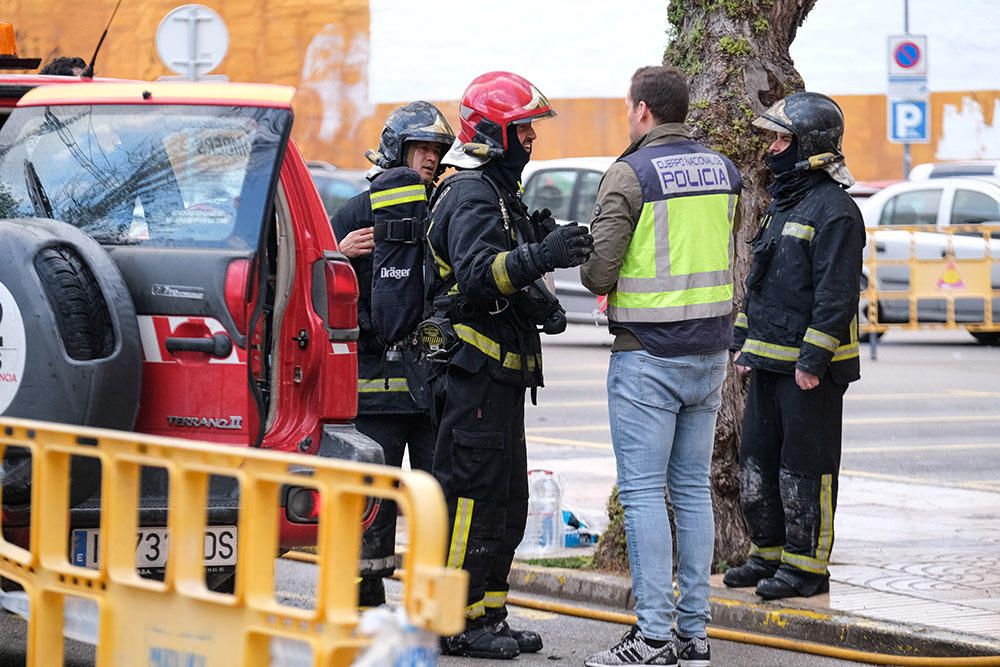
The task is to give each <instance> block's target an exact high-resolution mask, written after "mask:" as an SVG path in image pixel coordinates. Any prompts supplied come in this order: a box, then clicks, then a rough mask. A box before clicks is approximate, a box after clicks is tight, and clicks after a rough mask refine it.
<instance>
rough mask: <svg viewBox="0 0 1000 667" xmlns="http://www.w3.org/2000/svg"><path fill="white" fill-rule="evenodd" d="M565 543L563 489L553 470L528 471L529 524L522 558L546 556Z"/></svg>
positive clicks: (521, 545) (520, 547) (523, 544)
mask: <svg viewBox="0 0 1000 667" xmlns="http://www.w3.org/2000/svg"><path fill="white" fill-rule="evenodd" d="M562 544H563V521H562V486H561V485H560V482H559V476H558V475H557V474H556V473H554V472H552V471H551V470H529V471H528V521H527V523H526V524H525V528H524V539H523V540H521V544H520V546H519V547H518V549H517V554H518V555H519V556H522V557H533V556H544V555H546V554H550V553H552V552H554V551H556V550H558V549H559V548H561V547H562Z"/></svg>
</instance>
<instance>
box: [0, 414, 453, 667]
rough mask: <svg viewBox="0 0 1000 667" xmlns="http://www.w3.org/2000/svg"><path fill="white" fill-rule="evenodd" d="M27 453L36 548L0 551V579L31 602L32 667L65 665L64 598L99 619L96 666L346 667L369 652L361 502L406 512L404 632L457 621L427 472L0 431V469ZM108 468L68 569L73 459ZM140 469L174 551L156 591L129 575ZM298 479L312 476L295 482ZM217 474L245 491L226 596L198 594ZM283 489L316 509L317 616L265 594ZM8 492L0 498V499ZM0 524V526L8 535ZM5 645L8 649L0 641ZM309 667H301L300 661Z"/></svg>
mask: <svg viewBox="0 0 1000 667" xmlns="http://www.w3.org/2000/svg"><path fill="white" fill-rule="evenodd" d="M10 446H16V447H20V448H23V449H26V450H29V451H30V453H31V456H32V467H33V477H32V479H33V480H34V483H33V484H32V490H31V504H32V511H31V518H30V543H29V545H28V548H27V549H24V548H21V547H19V546H17V545H15V544H13V543H12V542H8V541H6V540H0V576H2V577H4V578H7V579H9V580H11V581H14V582H16V583H18V584H20V585H21V586H22V587H23V588H24V592H25V594H26V598H27V603H28V611H29V612H30V618H29V621H28V639H27V656H28V666H29V667H32V666H36V665H37V666H41V665H46V666H47V665H56V664H62V660H63V650H64V647H63V636H64V632H65V629H66V628H65V627H64V624H65V618H64V612H70V611H71V610H70V609H69V607H68V606H66V608H65V609H64V601H68V600H70V599H72V600H73V601H74V602H79V601H80V600H81V599H82V600H84V601H86V602H87V604H88V605H89V606H90V607H91V608H95V607H96V612H97V621H98V627H97V628H96V635H97V637H98V639H97V642H96V643H97V666H98V667H101V666H103V665H174V664H184V665H189V664H190V665H198V666H200V667H211V666H220V667H221V666H227V667H228V666H231V665H244V666H248V667H258V666H263V665H270V664H280V663H281V660H280V659H278V660H275V658H274V656H275V654H276V649H277V652H279V653H280V650H282V649H281V647H282V646H283V647H284V650H287V648H288V647H289V646H290V645H291V646H298V647H299V648H298V649H297V650H298V652H299V654H300V655H301V654H302V653H303V651H305V655H306V656H307V658H306V659H307V662H306V664H312V665H317V666H319V665H323V666H328V665H330V666H333V665H336V666H340V665H349V664H350V663H351V662H352V661H353V660H354V658H355V656H356V654H357V653H358V651H359V650H360V649H362V648H364V647H365V646H367V644H368V643H369V639H368V638H366V637H363V636H359V635H358V634H357V633H356V632H355V626H356V624H357V622H358V618H359V610H358V608H357V574H358V571H359V563H358V560H359V554H360V544H361V525H360V521H359V517H360V516H361V514H362V512H363V509H364V505H365V502H366V498H367V497H369V496H375V497H380V498H388V499H391V500H394V501H395V502H396V503H397V504H398V505H399V507H400V509H401V510H402V511H403V513H404V514H405V515H406V517H407V520H408V526H409V533H410V535H409V548H408V551H407V554H406V556H405V561H404V563H403V572H401V575H402V581H403V602H402V604H403V606H404V608H405V611H406V613H407V616H408V620H409V622H410V623H412V624H413V625H414V626H416V627H419V628H423V629H428V630H431V631H433V632H437V633H439V634H454V633H456V632H460V631H461V630H462V628H463V627H464V622H465V598H466V585H467V578H466V573H465V572H464V571H462V570H453V569H446V568H445V567H444V559H445V545H446V543H447V532H446V531H447V526H448V517H447V511H446V508H445V503H444V498H443V495H442V493H441V489H440V487H439V486H438V484H437V482H435V481H434V479H433V478H432V477H430V476H429V475H427V474H425V473H422V472H410V471H401V470H399V469H395V468H388V467H381V466H372V465H365V464H358V463H351V462H344V461H333V460H329V459H317V458H315V457H311V456H304V455H290V454H279V453H275V452H268V451H262V450H256V449H245V448H236V447H226V446H220V445H218V444H209V443H198V442H190V441H186V440H175V439H170V438H160V437H152V436H146V435H139V434H130V433H123V432H117V431H104V430H98V429H87V428H78V427H72V426H63V425H57V424H48V423H41V422H31V421H25V420H14V419H0V456H2V455H3V452H4V450H5V449H6V448H7V447H10ZM80 456H83V457H91V458H93V459H97V460H98V461H99V462H100V465H101V468H102V480H101V484H102V503H101V505H102V507H101V513H100V531H101V533H100V534H101V536H102V537H101V540H100V545H99V562H98V564H97V568H96V569H88V568H85V567H80V566H75V565H73V564H71V563H70V559H69V558H68V555H67V554H68V550H69V548H68V536H69V532H70V524H69V516H68V514H69V513H68V512H67V508H68V502H69V474H70V460H71V457H80ZM144 466H155V467H159V468H164V469H166V471H167V473H168V475H169V483H170V495H169V513H168V518H167V529H168V531H169V535H170V549H169V554H168V556H167V561H166V570H165V576H164V580H163V581H156V580H151V579H145V578H142V577H140V576H139V574H138V573H137V570H136V535H137V530H138V528H139V527H138V525H137V524H138V505H139V501H140V495H139V479H140V475H141V470H142V468H143V467H144ZM303 470H308V471H309V473H310V476H308V477H304V476H303V475H302V474H297V473H300V472H301V471H303ZM212 475H225V476H229V477H235V478H236V479H237V480H238V482H239V484H240V500H241V504H240V510H239V521H238V533H237V534H238V540H237V548H236V552H237V560H236V581H235V591H234V593H233V594H231V595H230V594H225V593H217V592H213V591H210V590H208V589H207V588H206V585H205V573H204V543H205V530H206V516H207V507H206V505H207V497H208V495H207V489H208V483H209V478H210V477H211V476H212ZM287 485H295V486H299V487H307V488H311V489H315V490H316V491H317V492H318V493H319V496H320V500H321V507H322V512H321V513H320V517H319V525H318V540H317V552H318V554H319V559H318V579H317V589H316V599H315V606H314V608H312V609H302V608H296V607H293V606H289V605H286V604H281V603H280V602H279V600H278V599H277V597H276V595H275V591H274V583H275V557H276V553H275V549H276V545H277V543H278V542H277V540H278V523H279V520H278V519H279V517H278V513H279V512H280V503H279V495H280V493H281V490H282V488H287ZM0 493H2V486H0ZM2 528H3V526H2V518H0V529H2ZM0 641H2V640H0ZM310 655H311V659H310V657H309V656H310Z"/></svg>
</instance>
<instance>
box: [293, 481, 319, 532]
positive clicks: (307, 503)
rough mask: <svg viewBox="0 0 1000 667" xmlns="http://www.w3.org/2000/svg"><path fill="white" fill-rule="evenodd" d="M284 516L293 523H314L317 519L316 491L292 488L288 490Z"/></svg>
mask: <svg viewBox="0 0 1000 667" xmlns="http://www.w3.org/2000/svg"><path fill="white" fill-rule="evenodd" d="M286 498H287V500H286V504H285V516H287V517H288V520H289V521H291V522H293V523H316V520H317V519H319V508H320V495H319V491H317V490H316V489H309V488H305V487H302V486H293V487H291V488H290V489H289V490H288V495H287V496H286Z"/></svg>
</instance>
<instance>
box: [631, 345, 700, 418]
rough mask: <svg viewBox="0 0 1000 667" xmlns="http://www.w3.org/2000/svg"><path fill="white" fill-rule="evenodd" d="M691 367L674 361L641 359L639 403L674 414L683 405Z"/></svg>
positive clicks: (655, 358)
mask: <svg viewBox="0 0 1000 667" xmlns="http://www.w3.org/2000/svg"><path fill="white" fill-rule="evenodd" d="M690 370H691V366H690V365H689V364H687V363H684V362H682V361H678V360H676V359H664V358H659V357H643V358H641V359H639V368H638V376H639V377H638V378H637V380H638V382H637V384H638V387H639V400H638V402H639V403H643V404H645V405H649V406H652V407H654V408H659V409H661V410H670V411H671V412H676V411H677V410H678V409H679V408H680V407H681V405H682V404H683V400H682V398H681V397H682V395H683V393H682V392H683V388H684V386H685V383H687V382H689V378H690Z"/></svg>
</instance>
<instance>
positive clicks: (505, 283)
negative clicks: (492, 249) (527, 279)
mask: <svg viewBox="0 0 1000 667" xmlns="http://www.w3.org/2000/svg"><path fill="white" fill-rule="evenodd" d="M509 254H510V251H505V252H500V253H497V256H496V257H494V258H493V266H492V269H493V281H494V282H495V283H496V284H497V289H498V290H500V293H501V294H513V293H514V292H516V291H517V288H516V287H514V284H513V283H512V282H510V275H509V274H508V273H507V255H509Z"/></svg>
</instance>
